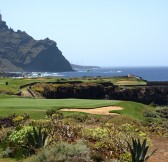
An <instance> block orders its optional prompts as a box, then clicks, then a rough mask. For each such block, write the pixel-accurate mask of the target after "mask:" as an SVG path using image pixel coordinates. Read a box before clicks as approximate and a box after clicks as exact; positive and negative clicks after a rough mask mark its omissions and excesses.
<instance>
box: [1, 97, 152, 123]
mask: <svg viewBox="0 0 168 162" xmlns="http://www.w3.org/2000/svg"><path fill="white" fill-rule="evenodd" d="M112 105H114V106H120V107H122V108H124V109H123V110H119V111H112V112H116V113H119V114H126V115H128V116H132V117H133V118H136V119H140V120H143V119H144V117H143V116H142V112H143V111H144V110H149V109H150V110H151V109H152V108H151V107H149V106H146V105H144V104H140V103H136V102H131V101H116V100H88V99H87V100H86V99H28V98H17V97H14V96H13V97H10V96H0V117H4V116H8V115H10V114H13V113H16V114H23V113H27V114H29V115H30V116H31V118H34V119H39V118H44V114H45V111H46V110H48V109H61V108H84V109H88V108H97V107H103V106H112ZM69 113H70V112H69ZM65 114H66V116H67V115H68V114H67V112H66V113H65Z"/></svg>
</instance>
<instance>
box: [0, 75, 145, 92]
mask: <svg viewBox="0 0 168 162" xmlns="http://www.w3.org/2000/svg"><path fill="white" fill-rule="evenodd" d="M57 79H58V78H32V79H29V78H19V79H18V78H0V93H6V94H15V93H17V92H18V87H19V86H21V85H24V84H28V83H32V82H49V81H50V82H54V81H57ZM72 80H73V79H72ZM75 80H78V81H83V82H100V81H110V82H112V83H113V84H118V85H145V84H146V82H144V81H143V80H139V79H136V78H125V77H111V78H100V79H96V80H95V79H81V78H79V79H75ZM123 81H124V82H123ZM6 82H8V85H6Z"/></svg>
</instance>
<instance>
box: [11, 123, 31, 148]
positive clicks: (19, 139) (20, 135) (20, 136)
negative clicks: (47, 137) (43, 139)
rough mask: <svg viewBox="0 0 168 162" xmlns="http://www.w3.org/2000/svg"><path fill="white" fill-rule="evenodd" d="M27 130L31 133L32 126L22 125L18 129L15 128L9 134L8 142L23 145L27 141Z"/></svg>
mask: <svg viewBox="0 0 168 162" xmlns="http://www.w3.org/2000/svg"><path fill="white" fill-rule="evenodd" d="M28 132H31V133H33V127H32V126H24V127H23V128H22V129H20V130H15V131H13V132H12V134H11V135H10V136H9V138H8V140H9V142H11V143H13V144H15V145H21V146H22V145H24V144H25V143H27V142H28V139H27V136H28Z"/></svg>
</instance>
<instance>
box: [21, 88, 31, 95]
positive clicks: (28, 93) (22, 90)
mask: <svg viewBox="0 0 168 162" xmlns="http://www.w3.org/2000/svg"><path fill="white" fill-rule="evenodd" d="M21 95H22V96H23V97H28V98H33V96H32V94H31V93H30V92H29V91H28V90H27V87H25V88H22V89H21Z"/></svg>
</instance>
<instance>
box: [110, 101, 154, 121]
mask: <svg viewBox="0 0 168 162" xmlns="http://www.w3.org/2000/svg"><path fill="white" fill-rule="evenodd" d="M116 105H117V106H120V107H122V108H123V110H115V111H111V112H115V113H118V114H125V115H128V116H131V117H133V118H135V119H139V120H144V119H145V117H144V116H143V115H142V113H143V111H144V110H151V111H153V108H152V107H150V106H147V105H144V104H141V103H137V102H132V101H121V102H119V103H117V104H116Z"/></svg>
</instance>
